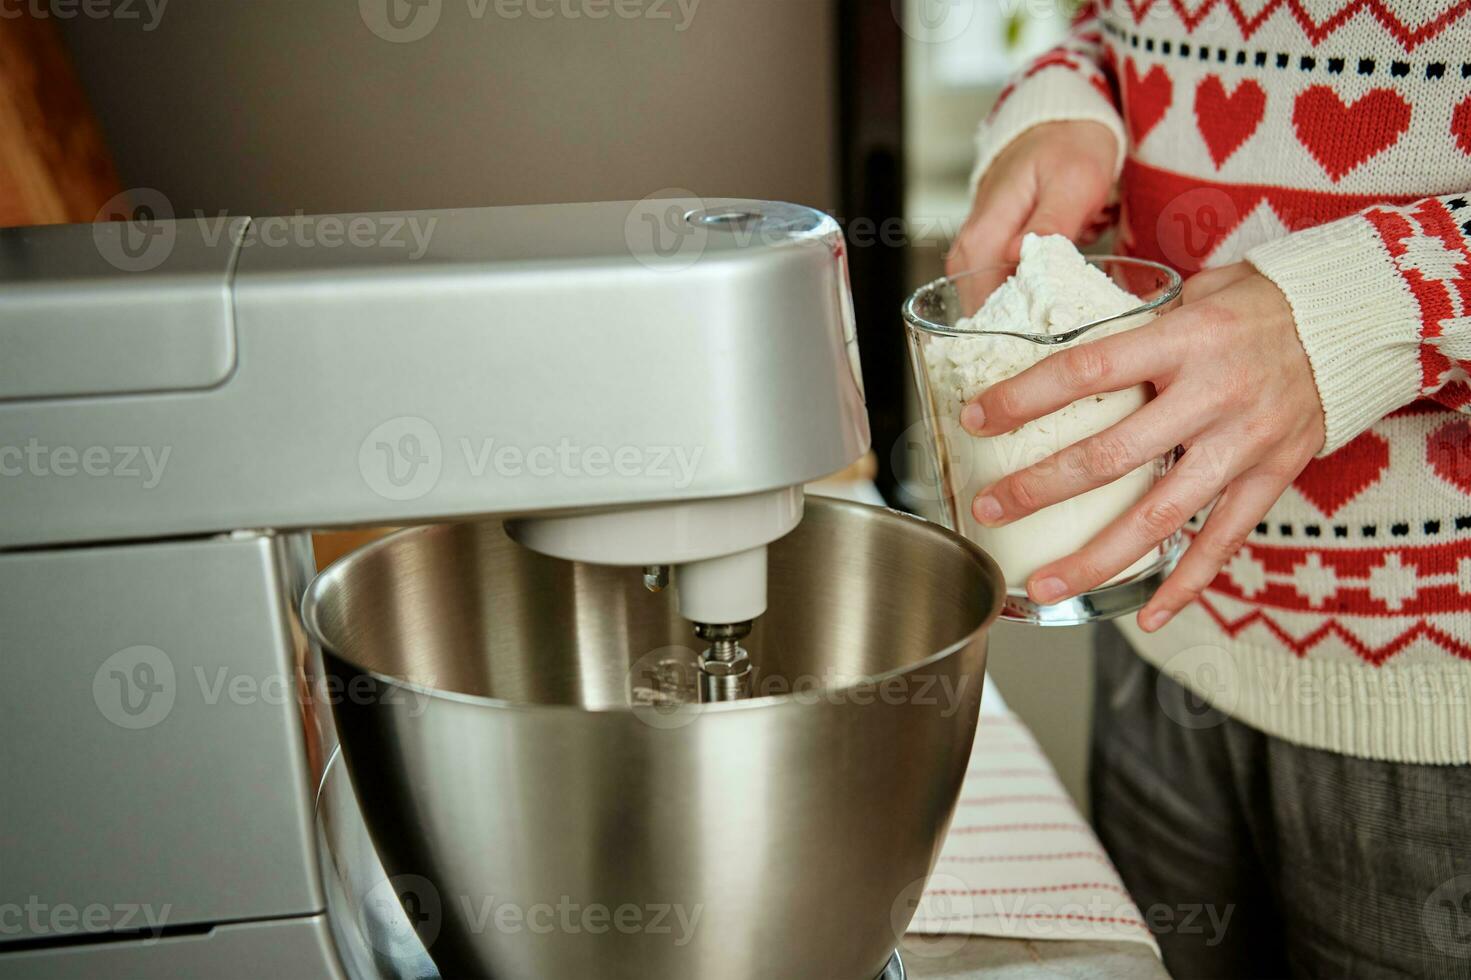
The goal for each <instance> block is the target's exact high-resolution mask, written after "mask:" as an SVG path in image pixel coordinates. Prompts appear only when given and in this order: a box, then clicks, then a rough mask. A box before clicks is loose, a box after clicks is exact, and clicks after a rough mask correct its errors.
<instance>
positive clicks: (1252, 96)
mask: <svg viewBox="0 0 1471 980" xmlns="http://www.w3.org/2000/svg"><path fill="white" fill-rule="evenodd" d="M1266 113H1267V93H1266V92H1265V91H1263V90H1262V87H1261V86H1260V85H1258V84H1257V83H1256V82H1255V81H1253V80H1252V79H1250V78H1247V79H1243V80H1242V82H1241V84H1240V85H1237V86H1236V91H1234V92H1232V93H1230V94H1227V92H1226V86H1225V85H1223V84H1222V83H1221V79H1220V77H1219V76H1217V75H1207V76H1206V77H1205V78H1203V79H1201V82H1200V84H1199V85H1198V86H1196V89H1195V125H1196V127H1197V128H1199V130H1200V135H1201V136H1202V137H1204V138H1205V145H1206V149H1208V150H1210V154H1211V159H1212V160H1214V161H1215V164H1216V169H1217V170H1220V169H1221V166H1222V165H1223V164H1224V163H1225V162H1226V161H1227V160H1228V159H1230V157H1231V154H1233V153H1235V152H1236V151H1237V150H1239V149H1241V146H1242V144H1243V143H1245V142H1246V141H1247V140H1249V139H1251V137H1252V134H1253V133H1255V132H1256V131H1257V127H1259V126H1260V125H1261V124H1262V117H1263V116H1265V115H1266Z"/></svg>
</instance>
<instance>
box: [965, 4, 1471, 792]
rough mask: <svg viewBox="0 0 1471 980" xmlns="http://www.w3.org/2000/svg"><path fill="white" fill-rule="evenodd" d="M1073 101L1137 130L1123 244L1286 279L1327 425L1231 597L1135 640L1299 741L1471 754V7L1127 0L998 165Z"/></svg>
mask: <svg viewBox="0 0 1471 980" xmlns="http://www.w3.org/2000/svg"><path fill="white" fill-rule="evenodd" d="M1058 120H1092V121H1096V122H1098V123H1101V124H1103V125H1104V126H1106V127H1108V128H1109V129H1110V130H1112V131H1113V132H1114V134H1115V136H1117V137H1118V140H1119V146H1120V147H1121V153H1120V160H1119V164H1118V166H1119V172H1120V184H1119V196H1120V205H1121V206H1120V222H1119V229H1118V241H1119V243H1120V244H1119V247H1118V250H1119V251H1122V252H1124V253H1126V254H1131V255H1137V256H1141V257H1144V258H1150V259H1155V260H1157V261H1161V262H1165V263H1167V264H1169V265H1172V266H1174V267H1175V268H1177V269H1179V270H1180V271H1181V272H1182V273H1185V274H1189V273H1191V272H1194V271H1196V270H1199V269H1201V268H1207V267H1216V266H1220V265H1224V264H1227V263H1231V262H1236V261H1239V260H1241V259H1246V260H1247V261H1249V262H1250V263H1251V264H1252V265H1254V266H1255V267H1256V268H1257V269H1258V270H1259V271H1260V272H1261V273H1262V274H1264V275H1265V276H1266V277H1267V278H1268V279H1270V280H1271V281H1272V282H1274V283H1276V284H1277V286H1278V287H1279V288H1280V289H1281V290H1282V292H1283V294H1284V295H1285V296H1286V297H1287V300H1288V303H1289V304H1290V305H1291V308H1292V311H1293V315H1294V317H1295V320H1296V324H1297V330H1298V334H1299V336H1300V338H1301V339H1302V343H1303V347H1304V349H1305V350H1306V351H1307V355H1308V360H1309V361H1310V363H1311V366H1312V371H1313V376H1314V380H1315V381H1316V383H1317V388H1318V393H1319V395H1320V397H1321V399H1322V404H1323V410H1324V414H1325V417H1326V421H1327V444H1326V446H1325V447H1324V452H1323V454H1322V455H1321V456H1320V457H1319V458H1318V459H1316V460H1314V461H1313V463H1312V464H1311V465H1309V467H1308V468H1307V470H1306V471H1305V472H1304V473H1303V474H1302V475H1301V476H1300V477H1299V478H1298V479H1297V481H1296V482H1295V483H1294V485H1293V486H1292V488H1290V489H1289V490H1288V491H1287V492H1286V493H1285V494H1284V495H1283V497H1282V498H1281V499H1280V500H1279V501H1278V502H1277V504H1276V506H1274V507H1273V509H1272V511H1271V513H1270V515H1269V516H1268V518H1267V519H1266V520H1265V521H1264V522H1263V523H1262V524H1260V525H1258V526H1257V528H1256V531H1255V533H1254V534H1252V535H1251V537H1250V540H1249V542H1248V544H1247V545H1246V547H1244V548H1243V549H1242V550H1241V551H1240V552H1239V553H1237V555H1236V556H1235V558H1234V559H1232V561H1231V562H1230V563H1229V564H1228V565H1227V566H1226V568H1225V570H1224V571H1223V572H1222V573H1221V574H1220V575H1219V576H1218V577H1217V578H1216V580H1215V582H1214V583H1213V584H1212V585H1211V587H1210V588H1209V589H1208V590H1207V592H1206V593H1205V595H1204V596H1203V597H1202V598H1201V599H1200V600H1199V601H1198V602H1196V603H1194V604H1192V605H1191V606H1190V607H1189V608H1187V609H1186V610H1184V611H1183V612H1182V613H1181V614H1180V615H1179V616H1178V617H1177V618H1176V619H1175V621H1174V622H1172V623H1171V624H1170V625H1169V626H1167V627H1166V628H1165V629H1163V630H1162V631H1160V632H1159V633H1158V634H1155V635H1153V636H1149V635H1145V634H1144V633H1142V632H1141V631H1139V630H1138V629H1137V628H1135V627H1134V625H1133V623H1132V622H1130V623H1128V624H1126V626H1125V630H1126V632H1127V633H1128V635H1129V638H1130V640H1131V642H1132V643H1133V644H1134V646H1135V648H1136V649H1137V650H1138V651H1139V652H1140V653H1141V654H1142V655H1143V656H1144V657H1146V658H1147V659H1148V660H1150V661H1151V662H1153V663H1155V664H1156V665H1158V666H1160V667H1161V668H1162V669H1163V670H1164V671H1165V673H1166V674H1167V675H1169V676H1172V677H1174V678H1175V679H1177V680H1179V681H1181V682H1182V683H1184V684H1185V685H1186V686H1187V687H1189V688H1190V689H1192V690H1193V691H1194V692H1195V693H1196V694H1197V695H1198V696H1199V697H1200V698H1202V699H1203V700H1204V701H1205V702H1207V703H1208V704H1209V705H1211V706H1213V707H1214V708H1216V709H1219V711H1220V712H1224V713H1225V714H1227V715H1230V716H1232V717H1235V718H1237V719H1238V720H1240V721H1242V722H1245V723H1247V724H1249V725H1251V726H1253V727H1256V728H1258V729H1260V730H1262V731H1264V732H1267V733H1269V734H1271V735H1275V736H1278V737H1281V738H1284V739H1287V740H1289V741H1292V742H1295V743H1298V744H1302V745H1307V746H1311V747H1315V748H1321V749H1327V750H1330V751H1335V752H1341V753H1347V754H1351V755H1356V756H1363V757H1368V758H1374V759H1388V760H1396V761H1404V762H1420V763H1456V764H1466V763H1471V424H1468V423H1471V418H1468V416H1471V387H1468V383H1467V382H1468V372H1471V0H1418V2H1409V0H1194V2H1188V3H1187V2H1184V0H1102V2H1100V3H1098V4H1097V5H1096V6H1093V5H1090V6H1089V7H1087V8H1085V10H1084V12H1083V14H1082V15H1081V16H1080V17H1079V20H1078V22H1077V23H1076V24H1075V25H1074V32H1073V34H1072V36H1071V38H1070V40H1069V41H1068V42H1067V43H1065V44H1064V45H1063V46H1061V47H1060V48H1058V49H1057V50H1055V51H1053V52H1051V53H1049V54H1047V55H1046V56H1044V57H1043V58H1041V59H1039V60H1038V61H1037V62H1035V63H1034V64H1033V65H1032V66H1031V67H1029V68H1028V69H1027V70H1026V71H1025V72H1024V73H1022V75H1021V76H1020V77H1019V78H1018V79H1017V80H1016V81H1014V82H1013V83H1012V84H1011V85H1010V86H1008V88H1007V90H1006V91H1005V92H1004V93H1003V96H1002V100H1001V101H1000V102H999V103H998V105H997V108H996V110H995V111H994V112H993V114H992V116H991V118H990V119H989V120H988V121H987V122H986V123H985V124H984V125H983V126H982V128H981V131H980V134H979V138H978V147H979V151H980V160H979V162H978V164H977V167H976V179H979V175H980V174H981V173H982V172H984V170H985V168H986V167H987V165H988V164H989V163H990V162H991V160H993V159H994V158H995V155H996V154H997V153H998V152H999V151H1000V150H1001V149H1003V148H1004V147H1005V146H1006V144H1007V143H1008V142H1009V141H1011V140H1012V139H1014V138H1015V137H1016V136H1017V135H1018V134H1019V133H1021V132H1022V131H1023V130H1025V129H1027V128H1028V127H1030V126H1034V125H1036V124H1038V123H1041V122H1046V121H1058ZM1242 356H1243V357H1250V356H1252V352H1251V351H1243V352H1242ZM1191 526H1192V527H1193V528H1198V527H1199V526H1200V522H1199V519H1197V520H1196V521H1194V522H1192V525H1191ZM1188 530H1189V529H1187V532H1188ZM1206 718H1207V716H1206V715H1202V716H1201V718H1185V719H1180V720H1181V721H1182V723H1185V724H1202V723H1206V721H1205V720H1203V719H1206Z"/></svg>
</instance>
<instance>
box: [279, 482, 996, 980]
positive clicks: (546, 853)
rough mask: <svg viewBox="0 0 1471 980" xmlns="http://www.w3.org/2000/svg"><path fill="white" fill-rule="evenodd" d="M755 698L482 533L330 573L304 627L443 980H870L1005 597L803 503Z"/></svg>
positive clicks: (626, 596)
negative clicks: (722, 698) (706, 683)
mask: <svg viewBox="0 0 1471 980" xmlns="http://www.w3.org/2000/svg"><path fill="white" fill-rule="evenodd" d="M770 556H771V557H770V592H771V608H770V611H769V612H768V613H767V614H766V615H765V616H764V617H763V618H762V619H761V621H760V622H759V624H758V625H757V627H756V630H755V632H754V633H753V634H752V636H751V638H750V640H749V642H748V644H747V645H748V648H749V649H750V651H751V656H752V658H753V660H754V661H755V663H756V664H757V665H758V671H759V674H758V676H757V678H756V689H757V692H758V694H762V695H764V696H761V697H758V698H756V699H754V700H750V701H744V702H739V703H734V704H721V705H710V706H699V705H697V704H688V703H682V702H683V701H684V699H685V698H688V697H690V696H691V691H692V690H693V676H692V664H693V661H694V657H695V652H696V651H695V649H694V648H695V643H694V641H693V640H692V637H691V633H690V627H689V624H688V623H686V622H684V621H683V620H681V619H679V618H678V616H677V615H676V614H675V612H674V605H673V602H672V601H671V600H670V597H669V596H668V595H667V594H659V595H656V594H651V593H649V592H648V591H646V590H645V588H644V587H643V584H642V580H641V577H640V576H639V574H638V573H637V572H636V571H634V570H631V569H620V568H607V567H597V566H590V565H580V564H573V563H569V562H563V561H560V560H557V559H551V558H545V557H543V556H540V555H537V554H534V553H532V552H529V551H527V550H525V549H523V548H522V547H521V546H519V545H517V544H515V543H514V542H512V541H511V540H510V539H509V538H508V537H507V536H506V534H505V532H504V529H503V526H502V525H501V524H500V523H498V522H491V523H481V524H458V525H442V526H437V527H429V528H421V529H416V530H411V531H406V532H402V533H400V534H397V535H394V536H392V537H390V538H387V539H385V540H383V541H381V542H379V543H377V544H374V545H371V546H369V547H368V548H365V549H363V550H362V551H359V552H357V553H355V554H353V555H350V556H349V557H347V558H345V559H343V560H342V561H341V562H339V563H337V564H336V565H334V566H333V567H332V568H330V569H328V570H327V571H326V572H324V573H323V574H322V575H321V576H320V577H319V578H318V579H317V581H316V582H315V583H314V584H313V585H312V587H311V589H310V591H309V593H308V595H307V597H306V600H305V604H304V609H303V613H304V619H305V621H306V623H307V625H308V628H309V629H310V630H311V632H312V634H313V635H314V638H315V639H316V640H317V641H318V643H319V644H320V645H321V646H322V648H323V653H324V659H325V663H326V668H327V670H328V672H329V677H330V679H331V680H332V681H334V682H335V688H334V690H335V691H336V695H337V696H335V697H333V699H332V700H333V701H334V706H333V711H334V714H335V717H336V720H337V725H338V730H339V735H340V738H341V743H342V748H343V754H344V758H345V759H346V761H347V763H348V769H349V772H350V773H351V776H352V782H353V784H354V786H355V788H356V791H357V796H358V799H359V802H360V804H361V806H362V809H363V815H364V819H365V821H366V824H367V826H368V829H369V831H370V833H371V835H372V839H373V841H374V844H375V845H376V847H377V849H378V851H379V854H380V856H381V858H382V860H383V864H384V867H385V870H386V871H387V873H388V875H389V876H390V880H391V881H392V882H394V883H395V884H394V889H395V891H394V894H395V895H396V900H399V901H402V902H403V903H404V905H405V907H406V910H407V911H408V913H409V918H410V920H412V921H414V922H415V927H416V929H417V931H418V932H419V935H420V936H421V937H422V939H423V940H424V942H425V944H426V945H427V946H428V948H429V951H430V953H431V955H432V956H433V958H434V959H435V961H436V962H437V963H438V964H439V967H440V968H441V970H442V971H443V972H444V975H445V976H447V977H457V978H458V977H470V976H487V977H495V978H536V980H572V978H577V980H581V978H597V977H605V978H617V980H623V978H628V980H633V978H638V980H692V978H698V980H736V978H739V980H758V978H760V980H767V978H771V977H802V978H833V980H869V978H872V977H876V976H877V975H878V974H879V973H880V972H881V971H882V970H883V969H884V967H885V964H886V963H887V961H888V959H889V956H890V953H891V952H892V951H893V949H894V946H895V945H896V942H897V939H898V936H899V935H900V934H902V932H903V931H904V929H905V927H906V926H907V925H908V922H909V919H910V917H911V915H912V913H913V903H914V902H915V901H916V900H917V899H918V896H919V887H920V883H921V882H922V880H923V879H924V878H925V877H926V876H927V875H928V874H929V872H930V870H931V868H932V866H933V863H934V861H935V859H936V857H937V856H938V853H939V849H940V844H941V841H942V839H943V837H944V833H945V830H946V828H947V826H948V824H949V822H950V817H951V814H952V811H953V809H954V806H955V800H956V795H957V794H958V792H959V790H960V785H961V780H962V778H963V776H964V773H965V767H966V762H967V759H968V758H969V754H970V749H971V742H972V739H973V737H974V734H975V727H976V722H977V715H978V711H979V706H980V697H981V681H982V672H983V669H984V666H985V634H986V630H987V628H988V627H989V626H990V624H991V622H992V621H993V620H994V619H995V618H996V616H997V614H998V612H999V609H1000V605H1001V601H1002V598H1003V593H1004V591H1005V589H1004V585H1003V584H1002V579H1001V575H1000V572H999V570H998V569H997V567H996V565H995V564H994V563H993V562H992V561H991V560H990V559H989V558H988V557H987V556H986V555H985V554H984V553H982V552H981V551H979V550H978V549H977V548H976V547H975V546H974V545H972V544H970V543H969V542H966V541H964V540H962V539H961V538H959V537H957V536H956V535H953V534H951V533H950V532H948V531H946V530H944V529H943V528H940V527H938V526H935V525H932V524H928V523H925V522H923V521H919V520H916V519H913V518H909V517H905V516H903V515H900V514H897V513H894V512H891V511H885V510H881V509H878V508H872V507H865V506H861V505H857V504H848V503H841V502H837V501H829V500H820V499H812V500H809V502H808V505H807V513H806V516H805V518H804V519H803V521H802V523H801V525H800V526H799V527H798V528H797V530H796V531H794V532H793V533H792V534H791V535H789V536H788V537H786V538H783V539H782V540H780V541H778V542H777V543H776V544H774V545H772V547H771V552H770Z"/></svg>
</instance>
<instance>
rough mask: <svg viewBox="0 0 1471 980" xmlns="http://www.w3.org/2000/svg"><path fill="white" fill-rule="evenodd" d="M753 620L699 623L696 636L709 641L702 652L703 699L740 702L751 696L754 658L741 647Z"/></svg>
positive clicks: (701, 678) (701, 684) (701, 686)
mask: <svg viewBox="0 0 1471 980" xmlns="http://www.w3.org/2000/svg"><path fill="white" fill-rule="evenodd" d="M750 632H751V624H750V623H725V624H713V623H696V624H695V635H696V636H698V637H699V638H700V639H702V640H708V641H709V643H710V647H709V649H707V650H706V651H705V652H704V653H703V654H701V655H700V700H701V701H703V702H714V701H740V700H743V699H744V698H748V697H750V696H751V657H750V654H748V653H747V652H746V649H745V647H743V646H741V640H743V639H744V638H745V637H746V636H748V635H750Z"/></svg>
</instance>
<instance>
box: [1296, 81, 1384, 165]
mask: <svg viewBox="0 0 1471 980" xmlns="http://www.w3.org/2000/svg"><path fill="white" fill-rule="evenodd" d="M1292 126H1293V128H1294V129H1295V130H1297V138H1298V140H1299V141H1300V142H1301V143H1302V145H1303V146H1304V147H1306V148H1307V151H1308V152H1309V153H1311V154H1312V156H1313V159H1314V160H1317V161H1318V163H1319V164H1320V165H1321V166H1322V167H1323V169H1324V170H1326V171H1327V172H1328V177H1329V179H1331V180H1332V181H1333V182H1334V183H1335V184H1336V183H1338V182H1339V181H1340V180H1342V179H1343V178H1344V177H1345V176H1347V175H1348V174H1349V173H1351V172H1352V171H1353V170H1355V169H1356V168H1357V167H1359V166H1360V165H1362V164H1363V163H1365V162H1366V161H1368V160H1369V159H1371V158H1372V157H1375V156H1378V155H1379V154H1380V153H1383V152H1384V151H1385V150H1387V149H1389V148H1390V147H1391V146H1393V145H1394V144H1395V143H1397V142H1399V138H1400V137H1401V136H1403V135H1404V134H1405V131H1406V130H1408V129H1409V128H1410V104H1409V103H1408V102H1406V101H1405V100H1404V98H1403V97H1402V96H1401V95H1400V94H1399V93H1398V92H1395V91H1393V90H1392V89H1387V88H1376V89H1374V90H1373V91H1370V92H1366V93H1365V94H1364V95H1363V96H1361V97H1360V98H1359V100H1358V101H1357V102H1354V103H1353V104H1352V105H1345V104H1344V103H1343V100H1341V99H1340V98H1339V97H1338V93H1337V92H1335V91H1333V89H1331V88H1329V87H1328V86H1327V85H1314V86H1313V87H1312V88H1309V89H1308V90H1307V91H1305V92H1303V93H1302V94H1301V95H1299V96H1298V97H1297V103H1296V104H1295V105H1294V106H1293V108H1292Z"/></svg>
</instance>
